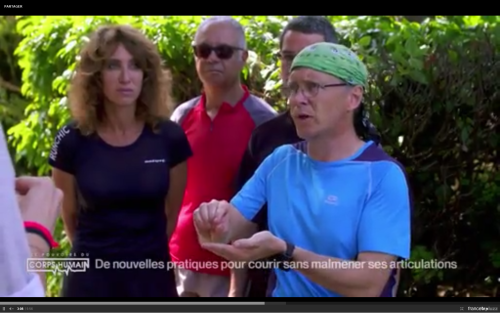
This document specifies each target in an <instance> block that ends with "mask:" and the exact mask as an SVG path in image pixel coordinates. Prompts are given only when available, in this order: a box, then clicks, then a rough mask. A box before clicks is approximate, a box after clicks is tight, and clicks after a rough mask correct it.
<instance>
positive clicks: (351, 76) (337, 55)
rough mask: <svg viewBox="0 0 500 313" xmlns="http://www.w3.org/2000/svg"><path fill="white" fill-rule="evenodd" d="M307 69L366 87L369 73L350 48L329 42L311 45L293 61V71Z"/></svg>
mask: <svg viewBox="0 0 500 313" xmlns="http://www.w3.org/2000/svg"><path fill="white" fill-rule="evenodd" d="M299 67H306V68H310V69H313V70H315V71H318V72H323V73H326V74H330V75H332V76H335V77H337V78H339V79H341V80H343V81H345V82H346V83H348V84H350V85H360V86H366V84H367V80H368V71H367V70H366V66H365V65H364V64H363V62H361V60H360V59H359V58H358V56H357V55H356V54H355V53H354V52H352V51H351V50H350V49H349V48H347V47H345V46H343V45H338V44H334V43H329V42H321V43H317V44H313V45H310V46H308V47H306V48H304V49H303V50H302V51H300V53H299V54H297V56H296V57H295V58H294V59H293V62H292V67H291V70H292V71H293V70H294V69H297V68H299Z"/></svg>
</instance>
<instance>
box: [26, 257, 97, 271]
mask: <svg viewBox="0 0 500 313" xmlns="http://www.w3.org/2000/svg"><path fill="white" fill-rule="evenodd" d="M89 267H90V260H89V259H88V258H28V259H27V261H26V270H27V271H28V272H35V273H41V272H52V273H54V274H57V273H65V274H66V275H68V273H69V272H73V273H76V272H85V271H86V270H87V269H88V268H89Z"/></svg>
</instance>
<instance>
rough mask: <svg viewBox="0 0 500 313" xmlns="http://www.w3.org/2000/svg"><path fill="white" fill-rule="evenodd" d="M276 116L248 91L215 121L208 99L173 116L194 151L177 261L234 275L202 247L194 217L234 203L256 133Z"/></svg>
mask: <svg viewBox="0 0 500 313" xmlns="http://www.w3.org/2000/svg"><path fill="white" fill-rule="evenodd" d="M274 116H276V112H275V111H274V110H273V109H272V107H271V106H270V105H269V104H267V103H266V102H265V101H264V100H262V99H260V98H258V97H255V96H253V95H250V94H249V92H248V90H247V89H246V88H245V94H244V96H243V97H242V99H241V100H240V101H239V102H238V103H237V104H236V105H234V106H232V105H230V104H228V103H223V104H222V106H221V107H220V109H219V112H218V113H217V115H216V116H215V118H214V119H213V120H212V119H211V118H210V117H209V116H208V114H207V113H206V110H205V96H204V95H202V96H201V97H197V98H194V99H191V100H189V101H187V102H185V103H183V104H181V105H180V106H179V107H177V109H176V110H175V111H174V113H173V114H172V120H173V121H175V122H177V123H179V124H180V125H181V126H182V128H183V129H184V131H185V133H186V135H187V138H188V140H189V143H190V145H191V149H192V150H193V156H192V157H191V158H190V159H189V160H188V161H187V167H188V176H187V185H186V192H185V194H184V200H183V203H182V207H181V210H180V212H179V218H178V222H177V227H176V229H175V232H174V234H173V235H172V238H171V239H170V244H169V246H170V255H171V257H172V261H174V262H176V263H177V264H178V265H179V266H182V267H183V268H185V269H188V270H191V271H195V272H200V273H207V274H215V275H229V273H230V272H229V270H228V269H226V270H224V271H223V270H222V269H221V266H220V261H222V260H223V259H222V258H220V257H219V256H217V255H214V254H213V253H211V252H209V251H207V250H205V249H203V248H201V246H200V244H199V243H198V237H197V234H196V230H195V228H194V224H193V212H194V210H196V209H197V208H198V207H199V205H200V204H201V203H203V202H209V201H211V200H213V199H216V200H227V201H229V200H230V199H231V198H232V197H233V196H234V194H235V192H236V190H235V187H236V184H235V179H236V175H237V172H238V169H239V166H240V162H241V159H242V157H243V154H244V152H245V149H246V148H247V146H248V141H249V139H250V136H251V134H252V131H253V130H254V129H255V127H257V126H258V125H260V124H262V123H263V122H265V121H267V120H269V119H271V118H273V117H274Z"/></svg>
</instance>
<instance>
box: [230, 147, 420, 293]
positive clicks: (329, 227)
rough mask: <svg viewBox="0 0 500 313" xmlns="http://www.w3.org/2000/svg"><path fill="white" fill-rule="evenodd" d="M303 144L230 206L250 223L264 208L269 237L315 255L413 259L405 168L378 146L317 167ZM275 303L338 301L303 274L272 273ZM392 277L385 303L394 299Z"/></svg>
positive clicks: (274, 162)
mask: <svg viewBox="0 0 500 313" xmlns="http://www.w3.org/2000/svg"><path fill="white" fill-rule="evenodd" d="M305 151H306V143H305V142H301V143H299V144H296V145H284V146H281V147H279V148H277V149H276V150H275V151H274V152H273V153H272V154H271V155H270V156H269V157H267V158H266V159H265V161H264V162H263V163H262V164H261V166H260V167H259V168H258V169H257V171H256V172H255V175H254V176H253V177H252V178H251V179H250V180H249V181H248V182H247V183H246V184H245V186H244V187H243V189H242V190H241V191H240V192H239V193H238V194H237V195H236V196H235V197H234V198H233V199H232V200H231V204H232V205H233V206H234V207H236V208H237V209H238V210H239V211H240V212H241V214H242V215H243V216H244V217H245V218H246V219H247V220H252V219H253V218H254V217H255V215H256V214H257V213H258V211H259V210H260V209H261V208H262V205H263V204H264V203H266V202H267V206H268V213H267V216H268V223H269V230H270V231H271V233H273V234H274V235H275V236H277V237H279V238H281V239H283V240H285V241H287V242H290V243H293V244H295V245H296V246H297V247H300V248H302V249H306V250H309V251H311V252H313V253H316V254H320V255H324V256H330V257H335V258H339V259H344V260H355V259H356V258H357V255H358V254H359V253H362V252H380V253H386V254H390V255H394V256H397V257H399V258H404V259H406V258H409V255H410V228H411V227H410V219H411V199H410V193H409V188H408V184H407V180H406V176H405V172H404V170H403V168H402V167H401V166H400V165H399V164H398V163H397V162H396V161H395V160H394V159H392V158H391V157H389V156H388V155H387V154H386V153H385V152H384V151H383V150H382V149H381V148H379V147H377V146H376V145H375V144H374V143H373V142H371V141H370V142H367V143H366V144H365V145H364V146H363V147H362V148H360V149H359V151H358V152H356V153H355V154H354V155H353V156H351V157H349V158H346V159H343V160H339V161H335V162H320V161H315V160H313V159H311V158H310V157H309V156H308V155H307V154H306V152H305ZM274 271H275V274H276V278H277V282H276V286H275V288H274V291H273V294H272V296H273V297H339V296H340V295H339V294H336V293H334V292H332V291H330V290H328V289H326V288H324V287H322V286H320V285H318V284H316V283H313V282H312V281H310V280H309V279H308V278H306V277H305V276H304V275H302V274H301V273H300V272H299V271H296V270H290V271H282V270H279V269H275V270H274ZM394 283H395V282H394V277H393V276H391V279H390V281H389V282H388V284H387V286H386V288H385V290H384V292H383V294H382V295H381V296H391V295H390V294H391V289H392V287H393V285H394Z"/></svg>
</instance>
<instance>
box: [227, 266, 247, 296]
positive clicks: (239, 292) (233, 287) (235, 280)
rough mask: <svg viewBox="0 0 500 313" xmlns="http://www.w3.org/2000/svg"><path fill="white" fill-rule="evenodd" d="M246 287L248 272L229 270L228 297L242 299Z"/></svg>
mask: <svg viewBox="0 0 500 313" xmlns="http://www.w3.org/2000/svg"><path fill="white" fill-rule="evenodd" d="M247 286H248V270H247V269H246V268H243V269H233V270H231V284H230V287H229V296H230V297H244V296H245V292H246V289H247Z"/></svg>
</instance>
